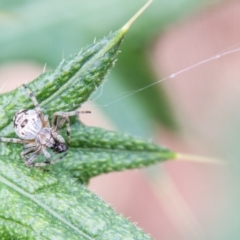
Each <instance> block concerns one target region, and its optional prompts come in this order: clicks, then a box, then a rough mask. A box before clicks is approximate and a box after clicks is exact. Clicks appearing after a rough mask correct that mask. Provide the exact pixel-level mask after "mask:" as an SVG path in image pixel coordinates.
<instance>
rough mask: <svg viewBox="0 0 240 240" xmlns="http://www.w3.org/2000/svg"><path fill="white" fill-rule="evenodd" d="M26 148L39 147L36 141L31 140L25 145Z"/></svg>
mask: <svg viewBox="0 0 240 240" xmlns="http://www.w3.org/2000/svg"><path fill="white" fill-rule="evenodd" d="M23 147H24V148H30V147H37V145H36V142H30V143H27V144H25V145H24V146H23Z"/></svg>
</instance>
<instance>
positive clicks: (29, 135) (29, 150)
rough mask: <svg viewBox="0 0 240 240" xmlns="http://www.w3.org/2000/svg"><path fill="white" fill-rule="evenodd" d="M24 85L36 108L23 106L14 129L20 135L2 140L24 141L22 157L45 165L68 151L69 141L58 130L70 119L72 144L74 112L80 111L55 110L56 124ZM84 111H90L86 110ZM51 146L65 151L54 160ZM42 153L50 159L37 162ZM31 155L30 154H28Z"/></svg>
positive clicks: (67, 129) (36, 164)
mask: <svg viewBox="0 0 240 240" xmlns="http://www.w3.org/2000/svg"><path fill="white" fill-rule="evenodd" d="M23 87H24V88H25V90H26V91H27V93H28V95H29V96H30V98H31V100H32V101H33V104H34V106H35V109H30V110H20V111H18V112H16V113H15V116H14V117H13V124H14V130H15V132H16V134H17V135H18V136H19V137H20V139H18V138H5V137H0V141H1V142H11V143H21V144H24V148H25V150H24V151H23V152H21V156H22V159H23V160H24V162H25V164H26V165H27V166H29V167H44V166H47V165H48V164H54V163H56V162H58V161H59V160H60V159H62V158H63V157H64V156H66V154H67V149H68V147H67V145H66V144H65V141H64V138H63V137H62V136H61V135H59V134H58V131H59V130H60V129H61V127H62V126H63V125H64V124H65V123H66V132H67V135H68V145H69V144H70V139H71V137H70V121H69V117H70V116H76V115H78V114H79V113H80V112H79V111H72V112H55V113H54V114H53V117H52V127H51V126H50V123H49V121H48V116H44V115H43V113H42V110H41V108H40V106H39V104H38V101H37V99H36V97H35V96H34V94H33V93H32V92H31V91H30V89H29V88H28V87H27V86H26V85H25V84H24V85H23ZM84 113H90V112H89V111H86V112H84ZM47 148H50V149H52V150H53V152H55V153H64V152H65V154H63V155H62V156H60V157H59V158H57V159H55V160H53V161H51V155H50V153H49V152H48V151H47ZM41 153H43V154H44V156H45V158H46V161H45V162H42V163H34V160H35V159H36V158H37V156H38V155H40V154H41ZM27 155H29V156H28V157H27Z"/></svg>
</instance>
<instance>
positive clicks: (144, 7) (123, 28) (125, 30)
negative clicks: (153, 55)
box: [121, 0, 153, 32]
mask: <svg viewBox="0 0 240 240" xmlns="http://www.w3.org/2000/svg"><path fill="white" fill-rule="evenodd" d="M152 2H153V0H148V1H147V3H146V4H145V5H144V6H143V7H142V8H141V9H140V10H139V11H138V12H137V13H136V14H135V15H134V16H133V17H132V18H131V19H130V20H129V21H128V22H127V23H126V24H125V25H124V26H123V27H122V29H121V30H122V31H123V32H127V31H128V29H129V28H130V27H131V25H132V24H133V23H134V22H135V20H136V19H137V18H138V17H139V16H140V15H141V14H142V13H143V12H144V11H145V10H146V9H147V8H148V6H149V5H150V4H151V3H152Z"/></svg>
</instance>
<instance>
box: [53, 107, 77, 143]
mask: <svg viewBox="0 0 240 240" xmlns="http://www.w3.org/2000/svg"><path fill="white" fill-rule="evenodd" d="M78 114H79V111H72V112H56V113H54V114H53V118H52V127H53V129H54V131H56V132H58V131H59V129H60V128H61V127H62V126H63V124H64V123H66V133H67V135H68V145H70V141H71V132H70V130H71V129H70V120H69V117H71V116H77V115H78Z"/></svg>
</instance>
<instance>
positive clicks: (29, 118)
mask: <svg viewBox="0 0 240 240" xmlns="http://www.w3.org/2000/svg"><path fill="white" fill-rule="evenodd" d="M13 123H14V129H15V132H16V134H17V135H18V136H19V137H20V138H22V139H28V140H30V139H35V137H36V135H37V134H38V133H39V131H40V130H41V128H42V121H41V119H40V117H39V115H38V113H37V112H36V110H33V109H31V110H20V111H18V112H16V114H15V116H14V118H13Z"/></svg>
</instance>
